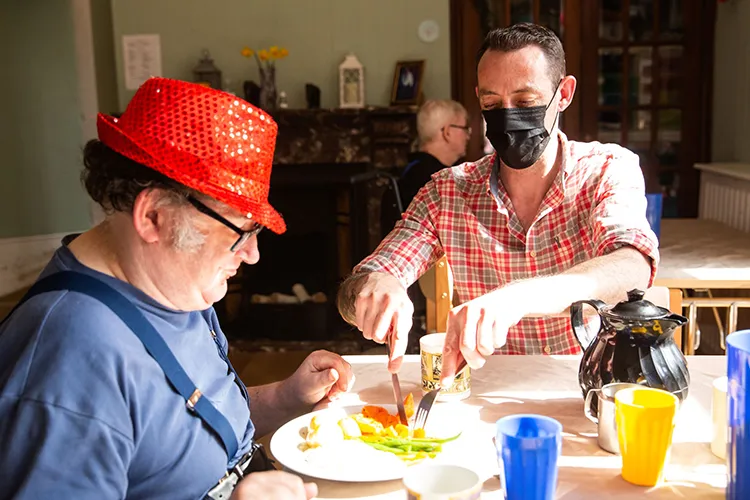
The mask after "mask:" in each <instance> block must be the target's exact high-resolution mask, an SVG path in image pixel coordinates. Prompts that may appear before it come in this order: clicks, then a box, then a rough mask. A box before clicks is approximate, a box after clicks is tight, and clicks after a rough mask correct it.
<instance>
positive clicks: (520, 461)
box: [495, 415, 562, 500]
mask: <svg viewBox="0 0 750 500" xmlns="http://www.w3.org/2000/svg"><path fill="white" fill-rule="evenodd" d="M495 425H496V428H497V433H496V435H495V447H496V449H497V460H498V464H499V465H500V482H501V483H502V487H503V491H504V492H505V498H507V499H508V500H515V499H524V500H552V499H553V498H555V490H556V489H557V460H558V458H559V457H560V452H561V451H562V425H561V424H560V422H558V421H557V420H555V419H554V418H549V417H544V416H542V415H511V416H508V417H503V418H501V419H500V420H498V421H497V423H496V424H495Z"/></svg>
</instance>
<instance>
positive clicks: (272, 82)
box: [242, 45, 289, 111]
mask: <svg viewBox="0 0 750 500" xmlns="http://www.w3.org/2000/svg"><path fill="white" fill-rule="evenodd" d="M242 55H243V56H244V57H246V58H248V59H250V58H254V59H255V62H256V63H258V73H259V76H260V103H259V104H260V107H261V109H265V110H266V111H270V110H272V109H275V108H276V61H277V60H279V59H284V58H285V57H286V56H288V55H289V51H288V50H287V49H285V48H283V47H282V48H279V47H277V46H276V45H274V46H272V47H270V48H269V49H261V50H258V51H255V50H253V49H251V48H250V47H245V48H243V49H242Z"/></svg>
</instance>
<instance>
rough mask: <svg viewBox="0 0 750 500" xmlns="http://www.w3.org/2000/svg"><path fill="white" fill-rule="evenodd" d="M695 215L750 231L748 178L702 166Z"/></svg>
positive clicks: (749, 184)
mask: <svg viewBox="0 0 750 500" xmlns="http://www.w3.org/2000/svg"><path fill="white" fill-rule="evenodd" d="M701 170H703V171H702V172H701V185H700V198H699V199H700V203H699V206H698V216H699V217H700V218H701V219H708V220H715V221H717V222H721V223H723V224H726V225H727V226H730V227H733V228H735V229H738V230H740V231H745V232H750V179H748V178H742V177H747V176H744V175H743V176H736V175H734V172H718V171H714V170H713V169H711V170H709V169H707V168H701Z"/></svg>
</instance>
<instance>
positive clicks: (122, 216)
mask: <svg viewBox="0 0 750 500" xmlns="http://www.w3.org/2000/svg"><path fill="white" fill-rule="evenodd" d="M98 130H99V140H93V141H91V142H89V143H88V144H87V145H86V148H85V151H84V163H85V171H84V173H83V180H84V184H85V186H86V189H87V191H88V193H89V194H90V196H91V197H92V198H93V199H94V200H95V201H96V202H97V203H99V204H100V205H101V206H102V207H103V208H104V210H105V212H106V214H107V216H106V219H105V221H104V222H103V223H101V224H99V225H98V226H96V227H94V228H93V229H91V230H89V231H87V232H85V233H83V234H80V235H71V236H68V237H66V238H65V239H64V240H63V245H62V247H61V248H60V249H59V250H58V251H57V252H56V253H55V255H54V257H53V258H52V260H51V262H50V263H49V264H48V266H47V267H46V269H45V270H44V272H43V273H42V279H41V280H40V281H39V282H37V284H36V285H35V286H34V287H33V288H32V292H31V295H30V296H28V297H27V300H25V301H24V302H23V303H22V304H21V305H20V306H19V307H18V308H17V309H16V310H14V312H13V313H11V315H10V316H9V318H8V319H7V320H6V321H5V322H4V323H2V325H0V491H1V492H2V493H0V496H1V497H3V498H7V497H12V498H34V499H36V498H76V499H86V498H92V499H93V498H97V499H99V498H149V499H155V498H157V499H158V498H164V499H173V498H202V497H204V496H205V495H206V494H207V492H209V490H211V489H212V487H213V486H214V485H215V484H216V483H217V481H219V480H220V479H221V478H222V477H223V476H224V475H225V473H226V472H227V470H228V469H230V468H233V467H235V466H237V465H240V466H241V465H243V464H244V463H245V462H247V458H246V453H247V452H248V450H250V449H251V446H252V445H253V441H254V438H255V436H260V435H263V434H266V433H268V432H269V431H271V430H272V429H274V428H275V427H277V426H279V425H280V424H282V423H284V422H285V421H287V420H289V419H290V418H291V417H293V416H295V415H298V414H301V413H303V412H305V411H309V410H310V409H311V408H312V407H313V405H315V404H317V403H319V402H321V401H323V400H326V399H329V398H332V397H336V395H337V394H338V393H340V392H342V391H345V390H347V388H348V387H349V385H350V383H351V381H352V376H351V370H350V367H349V365H348V364H347V363H346V362H345V361H344V360H343V359H342V358H340V357H339V356H338V355H335V354H332V353H329V352H324V351H319V352H315V353H313V354H311V355H310V356H309V357H308V358H307V359H306V360H305V361H304V362H303V364H302V365H301V366H300V368H299V369H298V370H297V371H296V372H295V373H294V374H293V375H292V376H291V377H290V378H289V379H287V380H285V381H283V382H280V383H275V384H270V385H266V386H263V387H248V388H245V387H244V386H243V385H242V383H241V381H240V380H239V379H238V378H237V376H236V373H235V372H234V370H233V369H232V368H231V365H230V364H229V361H228V360H227V340H226V338H225V337H224V335H223V334H222V332H221V328H220V326H219V324H218V322H217V319H216V314H215V313H214V310H213V308H212V307H211V306H212V304H213V303H214V302H216V301H217V300H219V299H221V298H222V297H223V296H224V294H225V293H226V290H227V279H229V278H230V277H231V276H233V275H234V274H235V272H236V271H237V269H238V268H239V266H240V265H241V264H242V263H243V262H245V263H248V264H254V263H255V262H257V261H258V258H259V254H258V245H257V239H256V235H257V234H258V232H259V231H260V230H261V229H263V228H268V229H270V230H271V231H273V232H275V233H281V232H283V231H284V230H285V224H284V221H283V219H282V218H281V216H280V215H279V214H278V213H277V212H276V211H275V210H274V209H273V208H272V207H271V206H270V205H269V204H268V190H269V178H270V174H271V164H272V159H273V150H274V144H275V138H276V131H277V127H276V124H275V123H274V122H273V121H272V120H271V119H270V118H269V117H268V115H266V114H265V113H263V112H262V111H259V110H257V109H255V108H253V107H252V106H250V105H248V104H247V103H245V102H243V101H241V100H238V99H236V98H235V97H233V96H230V95H228V94H225V93H222V92H219V91H215V90H211V89H208V88H206V87H203V86H200V85H196V84H190V83H185V82H179V81H175V80H168V79H163V78H154V79H151V80H148V81H147V82H146V83H145V84H144V85H143V86H142V87H141V88H140V89H139V90H138V92H137V93H136V95H135V96H134V97H133V99H132V101H131V102H130V104H129V105H128V108H127V110H126V111H125V113H124V114H123V116H122V117H121V118H119V119H115V118H111V117H108V116H103V115H100V116H99V120H98ZM248 328H252V325H248ZM251 416H252V419H251ZM230 491H231V489H230ZM315 493H316V488H315V485H314V484H307V485H305V484H303V482H302V481H301V480H300V479H299V478H298V477H296V476H293V475H291V474H287V473H284V472H280V471H271V472H256V473H253V474H250V475H249V476H248V477H247V478H246V479H244V480H242V481H241V482H240V484H239V487H238V488H237V489H236V490H235V498H280V499H286V498H289V499H306V498H310V497H312V496H314V495H315Z"/></svg>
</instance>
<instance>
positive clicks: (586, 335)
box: [570, 299, 606, 351]
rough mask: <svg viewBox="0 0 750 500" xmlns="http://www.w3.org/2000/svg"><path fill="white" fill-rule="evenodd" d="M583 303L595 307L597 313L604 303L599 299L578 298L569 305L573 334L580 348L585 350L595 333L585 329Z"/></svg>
mask: <svg viewBox="0 0 750 500" xmlns="http://www.w3.org/2000/svg"><path fill="white" fill-rule="evenodd" d="M584 304H588V305H590V306H592V307H593V308H594V309H596V312H597V313H598V312H599V311H601V309H602V307H604V306H605V305H606V304H605V303H604V302H602V301H601V300H596V299H592V300H579V301H578V302H573V304H571V306H570V324H571V326H572V327H573V333H574V334H575V336H576V339H577V340H578V343H579V344H580V345H581V349H583V350H584V351H585V350H586V348H587V347H588V346H589V345H590V344H591V342H592V341H593V340H594V339H595V338H596V333H593V334H592V333H591V332H589V331H588V330H587V329H586V322H585V321H584V320H583V305H584ZM597 333H598V332H597Z"/></svg>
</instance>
